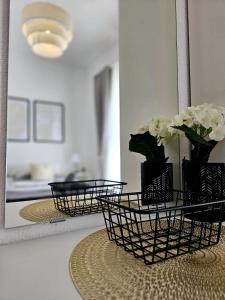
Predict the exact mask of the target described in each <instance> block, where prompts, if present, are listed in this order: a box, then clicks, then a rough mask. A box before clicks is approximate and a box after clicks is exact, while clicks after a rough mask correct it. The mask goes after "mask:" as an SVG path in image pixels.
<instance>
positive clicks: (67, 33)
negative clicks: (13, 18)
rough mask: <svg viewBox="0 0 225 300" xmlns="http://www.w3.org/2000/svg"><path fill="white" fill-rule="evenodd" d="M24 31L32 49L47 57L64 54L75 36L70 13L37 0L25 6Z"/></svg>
mask: <svg viewBox="0 0 225 300" xmlns="http://www.w3.org/2000/svg"><path fill="white" fill-rule="evenodd" d="M22 32H23V34H24V36H25V37H26V39H27V42H28V44H29V45H30V46H31V47H32V51H33V52H34V53H35V54H37V55H39V56H42V57H45V58H57V57H60V56H62V54H63V52H64V51H65V50H66V49H67V47H68V45H69V43H70V42H71V40H72V37H73V33H72V22H71V18H70V16H69V14H68V13H67V12H66V11H65V10H64V9H63V8H61V7H59V6H57V5H54V4H51V3H47V2H35V3H31V4H29V5H27V6H25V7H24V9H23V11H22Z"/></svg>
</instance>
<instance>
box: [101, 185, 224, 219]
mask: <svg viewBox="0 0 225 300" xmlns="http://www.w3.org/2000/svg"><path fill="white" fill-rule="evenodd" d="M167 191H170V192H180V193H183V194H192V195H193V194H194V195H202V194H201V193H193V192H186V191H180V190H167ZM152 192H157V190H155V191H152ZM158 192H165V191H163V190H161V191H160V190H158ZM126 195H142V193H141V192H132V193H122V194H110V195H103V196H97V197H96V199H97V200H99V201H101V202H104V203H107V204H110V205H112V206H116V207H118V208H123V209H125V210H128V211H130V212H133V213H137V214H154V213H162V212H167V211H174V210H175V211H176V210H180V209H183V210H185V209H187V210H188V209H190V208H198V207H204V206H209V205H215V204H221V203H225V199H223V200H222V199H221V198H219V197H218V198H219V199H220V200H217V201H211V202H204V203H197V204H192V205H177V206H172V207H167V208H165V207H164V208H158V209H155V208H153V209H139V208H134V207H129V206H125V205H122V204H119V203H117V202H113V201H111V200H109V199H108V198H109V197H115V196H117V197H120V198H122V197H124V196H126ZM209 196H210V195H209Z"/></svg>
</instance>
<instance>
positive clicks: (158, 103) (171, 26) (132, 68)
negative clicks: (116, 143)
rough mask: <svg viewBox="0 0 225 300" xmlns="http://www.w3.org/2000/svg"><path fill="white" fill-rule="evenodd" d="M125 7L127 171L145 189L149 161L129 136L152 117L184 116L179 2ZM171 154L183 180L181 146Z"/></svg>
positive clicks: (129, 0)
mask: <svg viewBox="0 0 225 300" xmlns="http://www.w3.org/2000/svg"><path fill="white" fill-rule="evenodd" d="M140 4H141V5H140ZM119 9H120V18H119V22H120V42H119V45H120V86H121V88H120V101H121V163H122V167H121V168H122V169H121V171H122V179H123V180H125V181H127V182H129V186H128V188H129V190H133V191H139V190H140V162H141V161H144V157H141V156H139V155H135V154H134V153H130V152H129V150H128V142H129V138H130V136H129V135H130V134H131V133H132V132H135V130H136V129H137V128H138V127H139V126H140V124H143V123H144V122H146V121H147V120H148V119H149V118H150V117H152V116H160V115H165V116H173V115H175V114H176V113H177V112H178V95H177V51H176V10H175V9H176V8H175V1H174V0H166V1H165V0H157V1H153V0H151V1H149V0H142V1H141V2H140V1H136V0H123V1H120V8H119ZM168 155H169V157H170V161H171V162H173V163H174V164H175V173H176V174H175V175H176V177H177V171H178V163H179V149H178V143H175V145H173V146H171V147H170V149H168Z"/></svg>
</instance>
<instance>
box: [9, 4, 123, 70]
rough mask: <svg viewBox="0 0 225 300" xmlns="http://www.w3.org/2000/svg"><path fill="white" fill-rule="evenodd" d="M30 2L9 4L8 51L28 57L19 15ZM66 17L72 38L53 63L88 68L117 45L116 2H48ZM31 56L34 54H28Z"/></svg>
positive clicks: (28, 51) (29, 51) (29, 50)
mask: <svg viewBox="0 0 225 300" xmlns="http://www.w3.org/2000/svg"><path fill="white" fill-rule="evenodd" d="M32 2H46V1H40V0H39V1H38V0H37V1H34V0H11V7H10V51H12V50H13V51H14V49H17V51H22V52H23V53H25V54H26V55H31V49H30V47H29V46H28V45H27V43H26V40H25V38H24V36H23V35H22V32H21V11H22V9H23V7H24V6H25V5H26V4H28V3H32ZM48 2H50V3H53V4H56V5H59V6H61V7H63V8H64V9H65V10H66V11H67V12H69V13H70V15H71V17H72V22H73V34H74V38H73V41H72V42H71V44H70V45H69V48H68V49H67V50H66V52H65V53H64V55H63V56H62V57H61V58H58V59H57V60H60V61H61V62H63V63H66V64H70V65H71V64H73V65H88V64H89V63H90V62H91V61H93V60H94V59H95V58H96V57H99V56H100V55H101V54H102V53H104V52H106V51H108V50H109V49H110V48H112V47H115V45H116V44H117V43H118V0H49V1H48ZM32 55H34V54H32Z"/></svg>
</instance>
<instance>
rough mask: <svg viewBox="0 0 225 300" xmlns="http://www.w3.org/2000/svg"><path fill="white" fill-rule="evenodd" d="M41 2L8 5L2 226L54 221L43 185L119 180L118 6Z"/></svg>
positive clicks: (101, 1)
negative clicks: (67, 181) (4, 208)
mask: <svg viewBox="0 0 225 300" xmlns="http://www.w3.org/2000/svg"><path fill="white" fill-rule="evenodd" d="M37 2H39V3H37ZM46 3H47V2H46V1H33V0H20V1H17V0H11V1H10V30H9V69H8V74H9V75H8V103H9V105H8V108H9V109H8V143H7V186H6V187H7V188H6V211H5V227H7V228H8V227H14V226H21V225H26V224H33V223H35V222H39V221H40V222H46V221H47V220H48V217H50V218H52V217H53V218H54V214H53V215H52V216H51V213H50V215H49V216H48V213H47V210H48V209H49V208H48V205H50V204H49V203H48V199H50V198H51V190H50V187H49V186H48V182H51V181H64V180H67V179H68V180H71V179H72V180H73V179H76V180H92V179H96V178H110V179H111V180H120V157H119V155H120V148H119V66H118V1H117V0H113V1H112V0H94V1H89V0H85V1H84V0H75V1H71V0H50V1H49V2H48V3H47V4H46ZM49 16H50V17H52V20H50V19H49ZM22 99H26V100H23V101H22ZM109 134H110V136H111V137H112V138H111V139H110V140H109V139H107V136H108V135H109ZM112 162H113V163H112ZM50 201H51V200H50ZM34 204H35V205H36V206H35V205H34ZM38 211H39V212H38ZM46 213H47V214H46ZM43 217H44V218H45V217H46V218H47V219H46V220H44V219H43Z"/></svg>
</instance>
